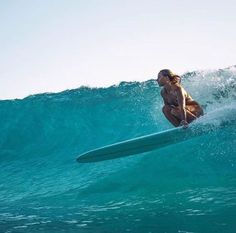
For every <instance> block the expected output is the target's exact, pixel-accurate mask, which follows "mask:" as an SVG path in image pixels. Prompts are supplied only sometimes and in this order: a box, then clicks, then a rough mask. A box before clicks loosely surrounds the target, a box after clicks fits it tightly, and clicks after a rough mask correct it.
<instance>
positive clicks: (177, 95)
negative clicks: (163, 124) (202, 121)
mask: <svg viewBox="0 0 236 233" xmlns="http://www.w3.org/2000/svg"><path fill="white" fill-rule="evenodd" d="M180 81H181V78H180V76H178V75H176V74H174V73H172V72H171V71H170V70H168V69H165V70H161V71H160V72H159V73H158V78H157V83H158V84H159V86H161V87H163V88H162V90H161V96H162V98H163V100H164V107H163V108H162V111H163V113H164V115H165V117H166V118H167V119H168V120H169V121H170V122H171V123H172V124H173V125H174V126H175V127H177V126H180V125H183V126H184V128H186V127H188V124H189V123H190V122H192V121H193V120H195V119H197V118H198V117H200V116H202V115H203V110H202V107H201V106H200V105H199V104H198V103H197V102H196V101H195V100H193V99H192V97H191V96H190V95H189V94H188V93H187V92H186V91H185V90H184V88H183V87H182V86H181V85H180Z"/></svg>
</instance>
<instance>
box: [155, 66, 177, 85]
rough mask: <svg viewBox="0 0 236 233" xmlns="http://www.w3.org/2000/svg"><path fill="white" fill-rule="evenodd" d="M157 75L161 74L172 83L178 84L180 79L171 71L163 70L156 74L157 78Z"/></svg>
mask: <svg viewBox="0 0 236 233" xmlns="http://www.w3.org/2000/svg"><path fill="white" fill-rule="evenodd" d="M159 74H162V75H163V76H167V77H168V78H169V79H170V81H171V82H172V83H180V82H181V77H180V76H179V75H177V74H174V73H173V72H172V71H171V70H168V69H164V70H161V71H160V72H159V73H158V76H159Z"/></svg>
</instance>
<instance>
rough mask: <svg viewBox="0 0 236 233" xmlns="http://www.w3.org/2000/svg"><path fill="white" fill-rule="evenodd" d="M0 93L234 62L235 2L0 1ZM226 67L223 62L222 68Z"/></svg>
mask: <svg viewBox="0 0 236 233" xmlns="http://www.w3.org/2000/svg"><path fill="white" fill-rule="evenodd" d="M0 6H1V7H0V19H1V21H0V26H1V33H2V35H1V38H0V49H1V56H0V70H1V73H0V74H1V75H0V77H1V78H0V82H1V85H0V88H1V89H0V99H1V100H5V99H22V98H25V97H27V96H29V95H34V94H40V93H48V92H49V93H57V92H61V91H64V90H68V89H76V88H79V87H81V86H88V87H91V88H93V87H98V88H99V87H109V86H112V85H118V84H119V83H120V82H123V81H124V82H132V81H137V82H142V81H146V80H150V79H152V78H154V77H155V76H156V74H157V73H158V71H159V70H161V69H163V68H169V69H171V70H173V71H174V72H175V73H178V74H180V75H182V74H184V73H186V72H193V71H197V70H217V69H224V68H227V67H231V66H234V64H235V61H236V48H235V46H234V43H235V40H236V32H235V30H233V28H235V26H236V15H235V14H234V12H235V8H236V6H235V4H234V2H233V1H232V0H227V1H224V2H220V3H214V5H213V4H212V3H211V1H210V0H207V1H203V0H200V1H198V2H194V3H189V1H187V0H183V1H182V2H181V4H180V3H176V2H175V1H173V0H168V1H164V0H160V1H158V2H156V1H154V0H148V1H134V0H128V1H126V2H118V1H115V0H114V1H111V2H106V1H99V2H98V1H96V0H90V1H88V2H86V3H85V2H83V1H74V0H70V1H63V0H62V1H60V2H57V3H56V2H47V1H46V0H43V1H34V2H31V1H29V0H26V1H24V2H23V3H22V2H21V3H20V2H1V3H0ZM223 67H224V68H223Z"/></svg>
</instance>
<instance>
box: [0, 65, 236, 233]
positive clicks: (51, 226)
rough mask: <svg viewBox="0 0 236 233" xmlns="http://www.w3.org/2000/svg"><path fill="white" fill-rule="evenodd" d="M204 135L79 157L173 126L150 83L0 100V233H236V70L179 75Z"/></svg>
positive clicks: (84, 88) (157, 93) (155, 86)
mask: <svg viewBox="0 0 236 233" xmlns="http://www.w3.org/2000/svg"><path fill="white" fill-rule="evenodd" d="M182 83H183V86H184V87H185V88H186V90H188V91H189V93H190V94H191V95H192V97H193V98H194V99H196V100H197V101H198V102H200V103H201V105H202V106H203V108H204V110H205V113H206V117H205V121H206V122H208V123H209V122H211V123H212V124H215V125H216V126H217V124H218V123H219V122H221V121H225V120H227V119H231V120H233V121H231V123H230V124H228V126H227V127H224V128H220V129H219V130H214V131H212V132H211V133H209V134H206V135H203V136H200V137H197V138H193V139H191V140H188V141H185V142H182V143H179V144H175V145H171V146H167V147H165V148H163V149H160V150H157V151H153V152H149V153H145V154H141V155H136V156H130V157H126V158H121V159H116V160H110V161H104V162H99V163H91V164H78V163H76V158H77V156H78V155H79V154H81V153H83V152H85V151H87V150H91V149H94V148H97V147H100V146H104V145H107V144H110V143H115V142H118V141H122V140H126V139H130V138H134V137H138V136H141V135H145V134H149V133H155V132H158V131H162V130H166V129H169V128H172V126H171V125H170V123H169V122H168V121H167V120H166V119H165V118H164V117H163V115H162V112H161V107H162V99H161V98H160V94H159V93H160V88H159V87H158V86H157V85H156V83H155V81H154V80H149V81H146V82H142V83H139V82H122V83H120V85H118V86H111V87H109V88H88V87H81V88H78V89H75V90H67V91H64V92H61V93H56V94H52V93H45V94H39V95H33V96H29V97H27V98H25V99H22V100H7V101H0V116H1V121H0V128H1V131H0V153H1V154H0V171H1V176H0V229H1V230H0V231H1V232H8V233H10V232H31V233H32V232H96V233H97V232H98V233H99V232H115V233H116V232H117V233H120V232H139V233H142V232H167V233H173V232H178V233H185V232H186V233H187V232H192V233H193V232H194V233H197V232H198V233H199V232H209V233H212V232H214V233H218V232H219V233H222V232H224V233H232V232H236V223H235V219H236V169H235V165H236V146H235V145H236V137H235V136H236V127H235V126H236V124H235V118H236V116H235V109H236V105H235V103H236V67H230V68H226V69H222V70H213V71H196V72H192V73H186V74H184V75H183V78H182Z"/></svg>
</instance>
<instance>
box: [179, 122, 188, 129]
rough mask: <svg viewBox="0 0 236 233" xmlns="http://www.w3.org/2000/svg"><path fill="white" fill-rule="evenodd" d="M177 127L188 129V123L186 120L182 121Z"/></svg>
mask: <svg viewBox="0 0 236 233" xmlns="http://www.w3.org/2000/svg"><path fill="white" fill-rule="evenodd" d="M179 125H180V126H183V128H184V129H186V128H188V122H187V121H186V120H182V121H181V122H180V124H179Z"/></svg>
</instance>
